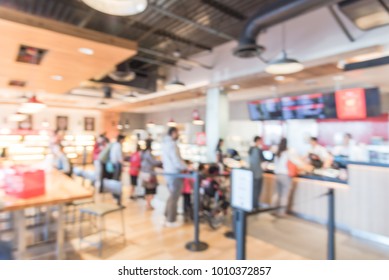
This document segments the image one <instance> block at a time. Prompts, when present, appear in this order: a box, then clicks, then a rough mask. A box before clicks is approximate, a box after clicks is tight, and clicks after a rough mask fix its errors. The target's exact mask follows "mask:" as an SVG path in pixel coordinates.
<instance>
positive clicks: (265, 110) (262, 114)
mask: <svg viewBox="0 0 389 280" xmlns="http://www.w3.org/2000/svg"><path fill="white" fill-rule="evenodd" d="M248 107H249V114H250V119H251V120H252V121H264V120H281V119H282V108H281V100H280V99H279V98H272V99H265V100H258V101H251V102H249V104H248Z"/></svg>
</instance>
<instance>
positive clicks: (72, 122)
mask: <svg viewBox="0 0 389 280" xmlns="http://www.w3.org/2000/svg"><path fill="white" fill-rule="evenodd" d="M17 109H18V106H17V105H13V104H9V105H8V104H7V105H4V104H2V105H0V125H1V126H4V123H5V121H6V119H7V117H8V116H9V115H11V114H13V113H15V112H16V111H17ZM57 116H67V117H68V128H69V133H84V117H93V118H95V132H88V134H89V133H90V134H95V133H100V132H102V131H101V129H102V123H101V112H100V111H99V110H88V109H68V108H56V107H48V108H45V109H43V110H42V111H40V112H39V113H36V114H34V115H33V129H34V130H39V129H42V128H43V127H42V122H43V121H47V122H48V123H49V129H52V130H54V129H55V128H56V117H57ZM7 126H8V127H9V128H11V129H16V128H17V123H8V122H7Z"/></svg>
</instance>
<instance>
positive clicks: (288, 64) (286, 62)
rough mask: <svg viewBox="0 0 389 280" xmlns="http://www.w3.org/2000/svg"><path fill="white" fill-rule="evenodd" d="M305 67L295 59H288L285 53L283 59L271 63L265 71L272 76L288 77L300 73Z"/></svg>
mask: <svg viewBox="0 0 389 280" xmlns="http://www.w3.org/2000/svg"><path fill="white" fill-rule="evenodd" d="M303 69H304V65H302V64H301V63H300V62H298V61H297V60H295V59H292V58H288V57H287V55H286V53H285V52H284V53H283V55H282V57H281V58H279V59H275V60H272V61H270V62H269V64H268V65H267V67H266V69H265V71H266V72H267V73H269V74H272V75H287V74H293V73H297V72H300V71H301V70H303Z"/></svg>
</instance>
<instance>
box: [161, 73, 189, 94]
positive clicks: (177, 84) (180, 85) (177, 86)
mask: <svg viewBox="0 0 389 280" xmlns="http://www.w3.org/2000/svg"><path fill="white" fill-rule="evenodd" d="M185 87H186V85H185V83H184V82H181V81H180V79H179V77H178V70H177V68H175V76H174V80H173V81H172V82H170V83H168V84H167V85H165V89H166V90H181V89H184V88H185Z"/></svg>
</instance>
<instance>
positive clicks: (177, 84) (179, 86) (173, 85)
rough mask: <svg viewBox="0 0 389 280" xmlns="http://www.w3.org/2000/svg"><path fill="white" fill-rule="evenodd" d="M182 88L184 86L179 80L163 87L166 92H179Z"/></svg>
mask: <svg viewBox="0 0 389 280" xmlns="http://www.w3.org/2000/svg"><path fill="white" fill-rule="evenodd" d="M184 88H185V84H184V83H183V82H181V81H179V80H175V81H173V82H171V83H169V84H167V85H166V86H165V89H167V90H180V89H184Z"/></svg>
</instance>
